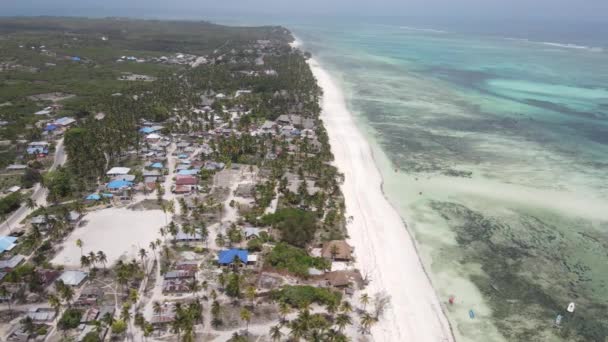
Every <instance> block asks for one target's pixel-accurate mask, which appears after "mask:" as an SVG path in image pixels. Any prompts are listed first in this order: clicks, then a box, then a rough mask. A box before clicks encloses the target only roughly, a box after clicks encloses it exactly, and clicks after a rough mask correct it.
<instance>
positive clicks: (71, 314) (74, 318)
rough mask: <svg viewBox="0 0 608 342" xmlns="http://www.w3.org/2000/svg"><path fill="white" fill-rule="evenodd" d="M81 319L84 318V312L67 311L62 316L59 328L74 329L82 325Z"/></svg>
mask: <svg viewBox="0 0 608 342" xmlns="http://www.w3.org/2000/svg"><path fill="white" fill-rule="evenodd" d="M80 318H82V311H80V310H77V309H67V310H65V312H64V313H63V316H61V319H60V320H59V323H58V326H59V328H60V329H62V330H67V329H74V328H76V327H78V325H80Z"/></svg>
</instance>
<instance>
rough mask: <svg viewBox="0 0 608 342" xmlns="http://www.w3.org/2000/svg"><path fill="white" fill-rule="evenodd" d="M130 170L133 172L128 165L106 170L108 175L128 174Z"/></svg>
mask: <svg viewBox="0 0 608 342" xmlns="http://www.w3.org/2000/svg"><path fill="white" fill-rule="evenodd" d="M129 172H131V169H130V168H128V167H120V166H117V167H113V168H111V169H110V170H109V171H108V172H106V175H108V176H110V177H114V176H123V175H126V174H128V173H129Z"/></svg>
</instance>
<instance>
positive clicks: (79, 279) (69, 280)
mask: <svg viewBox="0 0 608 342" xmlns="http://www.w3.org/2000/svg"><path fill="white" fill-rule="evenodd" d="M88 276H89V274H88V273H86V272H82V271H65V272H63V273H62V274H61V276H60V277H59V279H57V280H61V281H63V283H64V284H66V285H69V286H73V287H78V286H80V285H82V284H83V283H84V281H85V280H86V279H87V277H88Z"/></svg>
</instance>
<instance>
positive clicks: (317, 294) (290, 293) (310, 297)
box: [271, 285, 342, 307]
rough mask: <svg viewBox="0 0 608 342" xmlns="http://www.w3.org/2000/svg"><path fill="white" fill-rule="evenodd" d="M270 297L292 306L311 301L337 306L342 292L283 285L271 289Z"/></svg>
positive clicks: (310, 302) (304, 304)
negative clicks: (273, 289)
mask: <svg viewBox="0 0 608 342" xmlns="http://www.w3.org/2000/svg"><path fill="white" fill-rule="evenodd" d="M271 297H272V299H274V300H276V301H279V302H284V303H287V304H289V305H291V306H293V307H305V306H306V305H309V304H312V303H317V304H319V305H335V306H338V305H339V304H340V301H341V300H342V294H341V293H340V292H338V291H332V290H330V289H327V288H322V287H314V286H308V285H298V286H290V285H288V286H284V287H283V288H281V289H280V290H275V291H273V292H272V293H271Z"/></svg>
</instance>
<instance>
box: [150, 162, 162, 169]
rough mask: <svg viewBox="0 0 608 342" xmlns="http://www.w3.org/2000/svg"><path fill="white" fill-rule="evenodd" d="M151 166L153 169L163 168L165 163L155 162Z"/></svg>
mask: <svg viewBox="0 0 608 342" xmlns="http://www.w3.org/2000/svg"><path fill="white" fill-rule="evenodd" d="M150 167H151V168H153V169H162V168H163V163H154V164H152V165H150Z"/></svg>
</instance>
